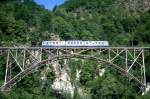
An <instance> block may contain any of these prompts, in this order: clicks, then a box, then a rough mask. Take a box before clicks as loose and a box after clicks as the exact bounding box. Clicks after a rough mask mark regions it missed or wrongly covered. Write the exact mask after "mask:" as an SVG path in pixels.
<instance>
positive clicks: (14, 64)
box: [0, 47, 150, 91]
mask: <svg viewBox="0 0 150 99" xmlns="http://www.w3.org/2000/svg"><path fill="white" fill-rule="evenodd" d="M149 50H150V48H146V47H100V48H86V47H84V48H81V47H80V48H75V47H69V48H68V47H67V48H65V47H64V48H63V47H61V48H60V47H57V48H54V47H53V48H43V47H0V57H2V58H1V60H3V61H4V62H5V63H4V65H5V66H4V65H3V68H5V75H4V77H1V78H4V80H3V81H4V82H3V83H2V84H1V87H0V90H1V91H7V90H10V89H11V88H12V87H13V86H14V85H15V84H16V83H17V82H19V81H20V80H21V79H22V78H24V77H25V76H27V75H28V74H31V73H33V72H34V71H35V70H37V69H38V68H40V67H42V66H45V64H50V63H51V62H53V61H57V60H61V59H70V58H79V59H88V60H94V61H96V62H97V63H99V64H103V63H105V64H107V65H109V67H111V68H114V69H116V70H117V71H118V72H119V73H121V74H122V75H123V77H127V78H128V79H129V80H134V81H135V82H136V84H137V86H138V87H139V88H140V89H141V90H142V91H144V90H145V88H146V77H145V61H144V60H145V58H144V53H145V51H149ZM15 68H17V70H16V69H15ZM137 71H138V73H137ZM137 74H138V75H137Z"/></svg>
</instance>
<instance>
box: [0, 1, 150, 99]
mask: <svg viewBox="0 0 150 99" xmlns="http://www.w3.org/2000/svg"><path fill="white" fill-rule="evenodd" d="M126 3H127V2H125V0H67V1H66V2H65V3H64V4H63V5H61V6H56V7H55V8H54V9H53V11H48V10H46V9H45V8H44V7H43V6H41V5H37V4H36V3H35V2H34V1H33V0H1V1H0V46H21V45H24V46H40V44H41V41H43V40H50V36H51V34H57V35H59V36H60V37H61V39H64V40H73V39H74V40H108V41H109V42H110V45H111V46H150V34H149V33H150V28H149V26H150V10H144V8H140V7H139V9H136V10H134V11H133V10H132V7H131V9H130V7H128V6H127V5H128V4H126ZM137 5H138V4H137ZM141 9H143V10H141ZM148 56H149V55H146V61H147V64H146V66H149V64H150V62H149V60H150V59H149V58H147V57H148ZM0 58H1V57H0ZM79 63H81V62H74V61H71V62H70V65H69V66H70V68H71V73H70V76H71V79H72V83H74V85H76V86H78V87H79V86H80V87H82V88H83V89H84V90H85V92H86V93H87V94H88V95H89V97H88V98H92V99H111V98H112V99H141V98H145V99H148V98H149V97H150V96H149V94H147V95H145V96H140V95H139V94H138V89H137V88H136V87H135V86H134V84H133V83H130V82H128V80H126V79H124V78H122V75H118V74H117V73H116V72H114V71H113V70H110V69H107V70H106V72H105V75H104V76H102V77H99V76H96V77H95V75H96V70H97V68H98V66H97V64H96V63H95V62H93V61H85V62H84V65H83V64H79ZM3 65H5V64H4V63H3V62H2V61H0V76H1V75H4V74H3V73H2V72H3V71H4V70H3V69H4V68H2V66H3ZM81 65H82V66H81ZM77 68H80V69H82V72H81V77H80V80H79V81H75V79H73V78H74V76H75V74H74V73H75V72H76V71H75V69H77ZM149 72H150V69H149V68H148V69H147V71H146V74H147V75H146V76H147V79H148V81H150V73H149ZM39 75H40V73H36V74H32V75H30V76H29V77H27V78H24V79H23V80H22V81H21V83H18V85H17V86H16V87H15V88H14V89H13V90H12V91H10V92H6V93H5V92H3V93H2V92H1V93H0V99H66V98H68V99H70V96H69V95H67V94H66V95H65V94H64V95H60V94H58V93H56V92H55V91H54V90H53V89H52V88H51V84H52V80H53V79H54V74H53V73H52V72H50V73H49V76H48V80H47V81H46V82H42V81H40V80H39V77H38V76H39ZM0 80H1V79H0ZM79 97H80V96H79V94H78V93H75V95H74V99H79ZM80 98H81V97H80Z"/></svg>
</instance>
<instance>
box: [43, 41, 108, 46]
mask: <svg viewBox="0 0 150 99" xmlns="http://www.w3.org/2000/svg"><path fill="white" fill-rule="evenodd" d="M108 46H109V42H108V41H43V42H42V47H108Z"/></svg>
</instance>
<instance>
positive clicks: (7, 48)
mask: <svg viewBox="0 0 150 99" xmlns="http://www.w3.org/2000/svg"><path fill="white" fill-rule="evenodd" d="M9 49H14V50H15V49H28V50H36V49H129V50H130V49H131V50H132V49H150V47H0V50H9Z"/></svg>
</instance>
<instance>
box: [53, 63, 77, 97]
mask: <svg viewBox="0 0 150 99" xmlns="http://www.w3.org/2000/svg"><path fill="white" fill-rule="evenodd" d="M52 66H53V69H54V72H55V76H56V79H55V80H54V82H53V84H52V88H53V89H54V90H56V91H57V92H59V93H70V94H71V95H72V96H73V95H74V88H75V87H74V86H73V85H72V84H71V81H70V77H69V75H68V73H67V70H66V68H64V67H63V68H61V66H60V64H59V62H58V61H55V62H52Z"/></svg>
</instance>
